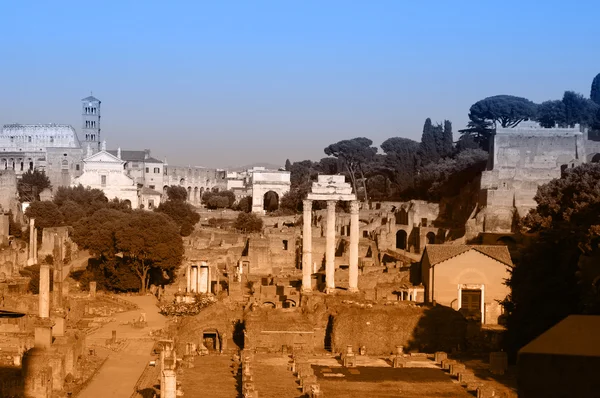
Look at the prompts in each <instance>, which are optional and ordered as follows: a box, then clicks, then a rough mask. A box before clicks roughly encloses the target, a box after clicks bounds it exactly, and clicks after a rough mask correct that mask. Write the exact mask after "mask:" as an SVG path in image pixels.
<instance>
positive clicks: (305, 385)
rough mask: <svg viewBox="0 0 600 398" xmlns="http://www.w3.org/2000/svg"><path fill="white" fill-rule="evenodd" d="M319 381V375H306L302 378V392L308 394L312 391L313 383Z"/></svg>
mask: <svg viewBox="0 0 600 398" xmlns="http://www.w3.org/2000/svg"><path fill="white" fill-rule="evenodd" d="M316 382H317V376H315V375H312V376H306V377H303V378H302V379H301V385H302V394H307V393H308V392H309V391H310V387H311V385H313V384H315V383H316Z"/></svg>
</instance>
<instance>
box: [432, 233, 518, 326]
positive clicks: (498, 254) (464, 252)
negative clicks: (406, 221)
mask: <svg viewBox="0 0 600 398" xmlns="http://www.w3.org/2000/svg"><path fill="white" fill-rule="evenodd" d="M512 267H513V263H512V260H511V257H510V253H509V252H508V248H507V247H506V246H500V245H497V246H489V245H475V246H469V245H452V244H441V245H437V244H428V245H427V246H425V251H424V252H423V256H422V258H421V281H422V283H423V285H424V286H425V301H426V302H428V303H436V304H441V305H445V306H448V307H451V308H453V309H455V310H463V311H467V312H468V313H470V314H477V315H479V316H481V322H482V323H484V324H497V323H498V317H499V316H500V315H501V314H502V308H501V306H500V304H499V303H498V302H499V301H502V300H504V299H505V298H506V296H507V295H508V294H509V293H510V289H509V288H508V286H506V284H505V281H506V280H507V279H508V278H509V276H510V269H511V268H512Z"/></svg>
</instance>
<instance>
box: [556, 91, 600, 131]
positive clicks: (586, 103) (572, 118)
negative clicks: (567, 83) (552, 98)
mask: <svg viewBox="0 0 600 398" xmlns="http://www.w3.org/2000/svg"><path fill="white" fill-rule="evenodd" d="M562 102H563V104H564V106H565V124H566V125H567V126H574V125H575V124H577V123H579V124H581V125H582V126H590V125H591V124H592V123H593V122H594V118H595V115H596V111H597V110H598V107H599V106H598V105H597V104H596V103H595V102H594V101H592V100H589V99H587V98H585V97H584V96H583V95H581V94H578V93H576V92H574V91H565V94H564V96H563V99H562Z"/></svg>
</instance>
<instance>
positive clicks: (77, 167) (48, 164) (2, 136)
mask: <svg viewBox="0 0 600 398" xmlns="http://www.w3.org/2000/svg"><path fill="white" fill-rule="evenodd" d="M101 104H102V101H100V100H99V99H98V98H96V97H94V96H92V95H90V96H88V97H86V98H83V99H82V100H81V131H80V133H79V135H78V134H77V132H76V131H75V129H74V128H73V126H70V125H67V124H54V123H49V124H18V123H15V124H7V125H4V126H3V127H2V131H1V132H0V171H2V170H11V171H14V172H15V174H16V176H17V178H20V177H21V175H22V174H23V173H25V172H26V171H27V170H41V171H44V172H45V173H46V175H47V176H48V178H49V179H50V183H51V184H52V190H53V191H56V189H57V188H58V187H61V186H71V185H77V184H79V183H81V184H82V185H84V186H90V187H94V188H100V189H102V190H104V192H105V193H106V195H107V197H108V198H109V199H113V198H114V197H115V196H116V197H118V198H119V199H122V200H128V201H129V202H130V203H131V205H132V207H134V208H137V207H141V206H142V205H144V207H145V208H148V207H153V206H156V205H157V203H156V202H157V200H156V197H157V194H160V195H161V196H160V201H164V200H166V198H167V195H166V193H167V188H168V187H169V186H171V185H177V186H181V187H184V188H185V189H186V191H187V193H188V201H189V202H190V203H191V204H193V205H200V204H201V201H202V195H203V194H204V192H208V191H210V192H217V191H221V190H225V189H228V186H227V181H228V178H227V172H226V171H225V170H223V169H215V168H207V167H199V166H172V165H168V164H167V162H166V160H165V161H161V160H158V159H156V158H153V157H152V156H150V150H149V149H144V150H121V148H118V149H114V150H106V143H105V141H104V140H102V132H101V131H102V130H101ZM98 153H102V155H101V156H95V155H96V154H98ZM103 162H104V163H103ZM104 164H105V165H106V167H101V165H104ZM84 166H85V167H84ZM118 167H123V169H124V172H123V173H122V174H124V176H127V179H124V178H123V176H118V178H117V177H115V178H109V175H110V173H111V172H112V173H113V174H114V173H115V171H116V169H117V168H118ZM84 168H85V171H86V175H85V176H84V177H82V174H83V173H84ZM285 173H286V172H280V171H271V170H265V169H264V168H261V169H260V170H259V169H257V170H254V171H253V172H252V173H251V174H250V175H248V177H249V180H248V182H247V183H245V184H244V186H243V190H244V192H245V193H247V194H248V195H252V196H254V197H255V201H254V207H255V209H254V211H258V212H262V211H263V207H264V206H263V202H264V199H265V195H266V194H267V193H269V202H270V203H272V202H274V201H276V202H277V204H278V203H279V201H280V200H281V196H282V195H283V194H284V193H285V192H287V191H288V190H289V173H287V174H285ZM119 174H121V173H119ZM113 182H114V183H115V184H116V185H115V186H111V185H112V183H113ZM132 187H133V188H132ZM252 187H255V188H254V190H253V188H252ZM132 189H133V191H135V190H137V191H138V195H137V199H136V196H135V195H134V194H132ZM261 192H262V193H261ZM244 196H245V195H244Z"/></svg>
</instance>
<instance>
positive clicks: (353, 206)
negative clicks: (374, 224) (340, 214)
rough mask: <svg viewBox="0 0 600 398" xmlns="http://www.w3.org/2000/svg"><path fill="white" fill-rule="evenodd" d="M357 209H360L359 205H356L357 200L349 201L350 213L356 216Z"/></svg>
mask: <svg viewBox="0 0 600 398" xmlns="http://www.w3.org/2000/svg"><path fill="white" fill-rule="evenodd" d="M359 209H360V205H359V203H358V200H351V201H350V213H351V214H357V213H358V210H359Z"/></svg>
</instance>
